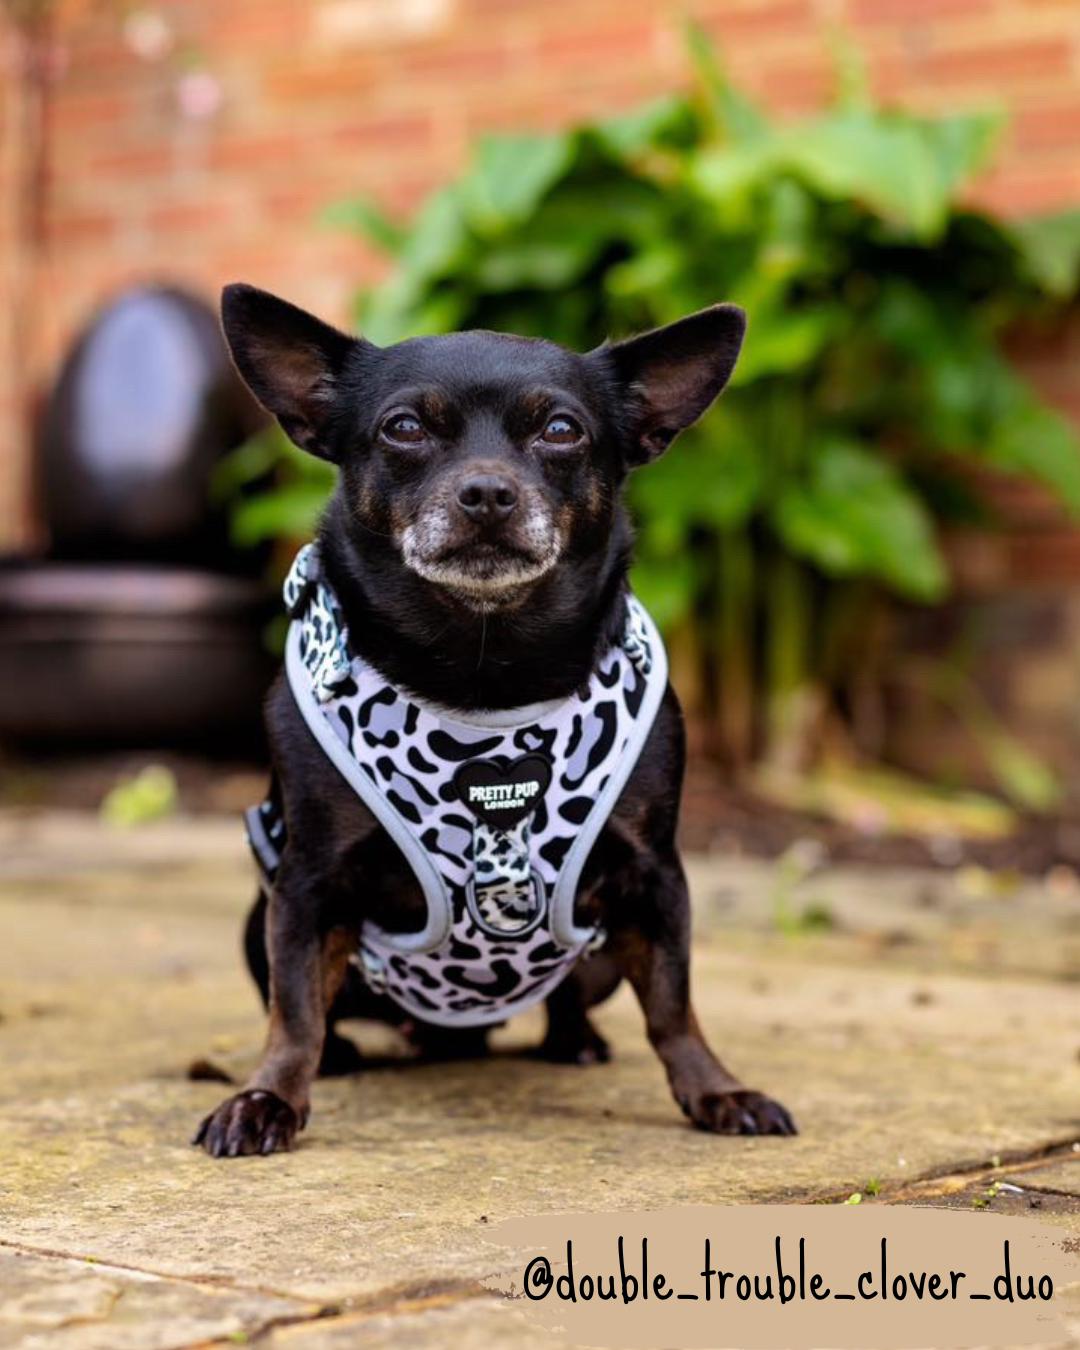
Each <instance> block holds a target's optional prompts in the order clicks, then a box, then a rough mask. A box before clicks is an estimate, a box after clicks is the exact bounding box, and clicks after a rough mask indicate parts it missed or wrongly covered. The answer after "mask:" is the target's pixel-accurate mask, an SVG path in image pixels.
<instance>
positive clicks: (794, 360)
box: [731, 296, 844, 388]
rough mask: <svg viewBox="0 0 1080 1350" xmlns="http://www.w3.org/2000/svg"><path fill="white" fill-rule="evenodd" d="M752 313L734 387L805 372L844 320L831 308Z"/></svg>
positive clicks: (732, 379) (837, 310) (736, 369)
mask: <svg viewBox="0 0 1080 1350" xmlns="http://www.w3.org/2000/svg"><path fill="white" fill-rule="evenodd" d="M736 298H737V299H738V298H740V297H738V296H736ZM751 314H752V315H753V317H752V318H751V320H750V324H749V326H748V327H747V330H746V340H745V343H744V344H743V349H742V352H741V354H740V356H739V361H738V364H737V365H736V367H735V372H734V374H733V375H732V377H731V384H732V387H734V388H737V387H738V386H740V385H745V384H750V383H751V381H753V380H757V379H760V378H761V377H762V376H765V375H778V374H787V373H789V372H799V371H803V370H804V369H805V368H806V366H807V365H808V364H809V363H810V362H811V361H812V360H813V359H814V358H815V357H816V356H817V355H818V354H819V353H820V352H821V350H822V348H823V347H824V346H825V344H826V343H827V342H829V341H830V340H831V339H832V338H833V337H835V336H836V334H837V332H838V331H839V327H840V325H841V324H842V323H843V321H844V315H843V312H842V311H841V310H840V309H839V308H838V307H836V306H832V305H822V306H821V307H820V308H818V309H807V310H802V311H796V312H794V313H792V312H791V311H783V310H781V311H775V312H773V313H771V314H770V313H754V311H753V310H751Z"/></svg>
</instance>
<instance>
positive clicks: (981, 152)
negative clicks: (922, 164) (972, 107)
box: [910, 111, 1005, 194]
mask: <svg viewBox="0 0 1080 1350" xmlns="http://www.w3.org/2000/svg"><path fill="white" fill-rule="evenodd" d="M910 120H911V123H912V125H913V126H915V127H917V128H918V131H919V133H920V135H921V136H922V138H923V140H924V141H925V142H926V145H927V146H928V147H929V149H930V152H931V154H932V155H933V157H934V161H935V163H936V166H937V172H938V181H939V183H940V185H941V189H942V191H943V192H945V193H948V194H951V193H953V192H954V191H955V190H956V189H957V188H960V187H963V186H964V185H965V184H966V183H968V182H970V181H971V179H972V178H974V176H975V175H976V174H977V173H978V172H979V171H980V170H981V169H984V168H985V167H986V164H987V161H988V160H989V158H990V155H991V153H992V152H993V150H994V148H995V147H996V145H997V143H998V140H999V139H1000V136H1001V131H1002V128H1003V126H1004V124H1005V119H1004V118H1003V116H1002V114H1001V113H1000V112H997V111H991V112H975V113H955V114H953V115H952V116H950V117H937V118H930V117H926V118H912V119H910Z"/></svg>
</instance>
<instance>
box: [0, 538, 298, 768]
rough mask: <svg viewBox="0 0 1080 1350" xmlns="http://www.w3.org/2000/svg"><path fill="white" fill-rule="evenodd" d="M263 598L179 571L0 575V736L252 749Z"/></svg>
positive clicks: (7, 568)
mask: <svg viewBox="0 0 1080 1350" xmlns="http://www.w3.org/2000/svg"><path fill="white" fill-rule="evenodd" d="M267 618H268V607H267V602H266V597H265V592H264V590H263V588H262V587H261V586H260V585H258V584H257V583H255V582H252V581H248V580H245V579H242V578H239V577H229V576H221V575H214V574H213V573H208V572H201V571H193V570H188V569H184V568H166V567H154V566H122V565H115V566H109V565H100V564H99V565H90V564H68V565H65V564H60V563H41V562H35V563H11V564H8V565H0V736H2V737H3V738H4V739H5V740H7V741H10V742H24V743H25V742H34V743H38V744H41V743H47V744H50V745H53V746H57V747H63V746H65V745H70V746H72V748H75V747H77V746H78V747H85V746H87V745H88V744H95V745H102V744H111V745H117V744H122V745H178V746H191V747H194V748H201V749H213V750H224V749H228V750H238V749H239V750H242V749H250V748H253V741H254V739H255V738H257V737H258V727H259V721H260V718H259V712H260V705H261V701H262V698H263V694H264V692H265V690H266V687H267V684H268V681H269V679H270V676H271V673H272V669H273V664H274V663H273V660H272V658H271V656H270V654H269V653H268V651H267V649H266V645H265V641H264V629H265V624H266V622H267Z"/></svg>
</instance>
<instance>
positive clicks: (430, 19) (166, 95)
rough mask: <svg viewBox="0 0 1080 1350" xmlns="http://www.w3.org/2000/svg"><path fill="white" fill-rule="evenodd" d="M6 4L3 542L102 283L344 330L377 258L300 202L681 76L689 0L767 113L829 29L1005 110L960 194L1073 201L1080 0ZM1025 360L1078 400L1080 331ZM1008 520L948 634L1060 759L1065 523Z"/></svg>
mask: <svg viewBox="0 0 1080 1350" xmlns="http://www.w3.org/2000/svg"><path fill="white" fill-rule="evenodd" d="M22 7H23V9H24V10H28V9H32V8H33V6H30V5H26V4H24V5H23V6H22ZM12 8H18V0H8V3H7V6H6V7H4V8H2V9H0V72H2V74H3V86H2V88H0V117H2V121H0V551H2V550H3V549H4V548H5V547H10V546H11V545H17V544H20V543H25V542H27V541H30V540H32V539H33V538H34V535H35V527H34V519H33V509H32V500H31V497H32V494H31V491H30V481H29V480H30V474H29V456H28V453H27V437H26V430H25V429H26V425H27V418H26V413H27V408H26V399H25V397H24V396H23V395H24V392H25V390H26V389H29V388H34V387H36V388H40V387H41V386H42V384H43V383H44V382H45V381H46V380H47V379H48V378H49V377H50V375H51V373H52V372H53V370H54V369H55V364H56V361H57V357H58V354H59V353H60V352H61V351H62V350H63V348H64V345H65V343H67V342H68V341H69V339H70V337H71V335H72V333H73V331H75V329H76V328H77V327H78V326H79V325H80V324H81V323H83V322H84V321H85V319H86V318H87V316H88V315H89V314H90V313H91V312H92V310H93V309H94V307H95V305H96V304H97V303H98V302H99V301H100V300H101V298H102V297H103V296H104V295H106V294H107V293H109V292H110V291H111V290H113V289H114V288H116V287H118V286H121V285H123V284H125V283H127V282H131V281H134V280H137V279H145V278H168V279H171V280H178V281H180V282H183V283H187V284H189V285H190V286H192V287H194V288H195V289H196V290H199V291H201V292H203V293H205V294H206V295H208V296H213V295H214V294H215V293H216V292H217V290H218V288H219V287H220V285H221V284H222V283H223V282H225V281H229V280H234V279H245V280H248V281H252V282H255V283H258V284H260V285H263V286H266V287H268V288H270V289H272V290H277V291H280V292H282V293H284V294H285V295H287V296H290V297H292V298H293V299H295V300H297V301H298V302H299V303H301V304H304V305H307V306H309V307H310V308H313V309H315V310H318V311H319V312H321V313H324V314H326V315H327V316H329V317H334V318H338V319H340V320H344V319H345V318H346V315H347V309H346V306H347V300H348V297H349V295H350V293H351V291H352V290H353V288H354V287H355V285H356V283H357V281H358V280H365V281H370V280H372V279H374V278H375V277H376V276H377V275H378V271H379V268H380V267H381V266H382V263H381V260H380V259H379V258H378V257H377V256H376V255H374V254H373V253H371V252H369V251H367V250H366V249H365V248H364V246H363V245H361V244H359V243H357V242H356V241H354V240H352V239H350V238H348V237H344V236H342V235H341V234H337V233H334V232H331V231H328V230H325V229H320V228H319V227H318V226H317V225H316V224H315V223H314V217H315V215H316V213H317V212H318V210H319V208H320V207H322V206H323V205H325V204H326V203H327V202H330V201H333V200H336V199H338V198H340V197H341V196H343V195H346V194H348V193H349V192H351V191H353V190H356V189H362V190H364V191H365V192H369V193H371V194H373V195H374V196H375V197H376V198H378V199H379V200H381V201H382V202H383V203H384V204H385V205H386V206H387V207H388V208H390V210H391V211H394V212H403V211H407V210H409V209H410V208H411V207H413V206H414V205H415V204H416V203H417V202H418V201H419V200H420V199H421V198H422V196H423V195H424V194H425V193H426V192H427V190H428V189H429V188H430V187H432V186H433V185H434V184H437V183H438V182H440V181H441V180H444V179H445V178H447V177H448V176H450V175H452V174H453V173H454V172H455V171H456V170H457V169H458V168H459V167H460V165H461V164H462V163H463V161H464V158H465V156H466V154H467V150H468V146H469V143H470V141H471V140H472V138H473V137H474V136H475V135H476V134H477V133H478V132H481V131H483V130H488V129H499V128H510V127H522V126H554V125H559V124H561V123H564V122H567V121H569V120H572V119H575V118H579V117H581V116H587V115H592V114H605V113H610V112H612V111H615V110H617V109H619V108H620V107H625V106H627V105H631V104H633V103H635V102H636V101H638V100H640V99H642V98H644V97H647V96H650V95H654V94H656V93H659V92H661V91H662V90H664V89H666V88H671V87H673V86H676V85H678V84H679V83H680V82H681V81H682V80H683V79H684V78H685V75H686V70H685V58H684V55H683V50H682V43H681V39H680V35H679V22H680V16H681V15H682V14H683V13H685V12H686V10H687V9H690V10H691V11H692V12H693V13H694V14H695V16H696V17H697V18H698V19H699V20H700V21H701V22H702V23H703V24H704V25H705V26H706V27H707V28H708V29H709V30H710V31H711V32H712V33H714V34H715V36H716V37H717V38H718V39H719V40H720V42H721V43H722V45H723V48H724V51H725V54H726V57H727V59H728V61H729V63H730V65H731V67H732V69H733V71H734V73H735V75H736V77H737V79H738V80H739V81H740V82H742V83H744V84H745V85H746V86H747V87H749V88H750V89H751V90H752V91H754V92H755V93H756V94H757V95H758V96H759V97H761V98H762V99H763V100H765V101H766V102H767V103H768V104H770V105H771V106H773V107H774V108H776V109H777V110H779V111H781V112H783V113H785V114H790V115H796V114H798V113H800V112H803V111H805V110H808V109H812V108H814V107H815V106H817V105H819V104H820V103H821V101H822V100H823V99H824V98H825V97H826V96H827V93H828V87H829V67H830V61H829V56H828V33H829V30H830V28H831V27H832V26H841V27H843V28H845V29H847V30H848V31H849V32H850V33H851V35H852V36H853V37H854V39H855V40H856V42H857V43H858V45H859V46H860V47H861V48H862V50H863V52H864V54H865V56H866V59H867V62H868V65H869V70H870V74H871V78H872V82H873V85H874V87H875V89H876V90H877V91H878V92H879V93H880V94H881V95H884V96H886V97H888V98H892V99H902V100H904V101H905V102H907V103H909V104H911V105H913V106H916V107H920V108H924V109H940V110H947V109H952V108H955V107H958V106H972V105H985V104H987V103H993V104H998V105H1004V106H1005V107H1006V108H1007V109H1008V110H1009V111H1010V112H1011V113H1012V115H1013V122H1012V127H1011V130H1010V132H1009V135H1008V137H1007V139H1006V141H1005V143H1004V145H1003V148H1002V151H1001V154H1000V155H999V158H998V161H997V163H996V164H995V165H994V167H993V169H992V170H991V171H990V172H989V173H987V174H986V175H985V177H984V178H983V180H982V181H981V182H980V184H979V185H978V187H977V190H976V196H977V197H978V198H979V199H980V200H981V201H983V202H986V203H989V204H992V205H993V206H995V207H998V208H1000V209H1002V210H1004V211H1006V212H1017V213H1019V212H1024V211H1033V210H1041V209H1049V208H1053V207H1058V206H1064V205H1073V204H1080V0H687V2H686V3H684V2H683V0H677V2H675V3H664V2H662V0H160V3H158V4H156V5H155V4H152V3H148V4H147V5H146V6H145V7H143V8H139V7H138V6H137V0H136V5H135V6H132V5H130V4H125V3H122V0H56V4H55V9H56V11H57V12H56V16H55V19H54V22H53V28H52V31H51V35H50V36H49V37H48V38H47V39H41V40H39V41H37V42H36V43H27V42H26V40H25V37H24V35H20V33H19V32H18V31H16V30H15V29H14V27H13V26H12V24H11V22H10V17H4V16H9V15H10V11H11V9H12ZM39 8H40V6H39ZM5 25H6V26H5ZM35 73H36V74H37V75H38V76H40V77H41V78H42V79H44V80H46V81H47V83H48V98H47V101H46V107H45V110H44V114H43V116H42V117H39V107H38V102H37V99H36V95H35V82H34V76H35ZM39 122H40V129H41V133H42V142H41V143H42V146H43V149H44V164H43V165H42V163H41V162H39V160H38V159H37V158H36V157H35V155H34V153H33V135H34V130H35V127H37V126H38V125H39ZM42 169H43V174H41V173H39V170H42ZM35 182H36V184H37V187H36V189H35ZM1020 356H1021V359H1022V360H1023V362H1024V364H1025V365H1026V366H1027V367H1028V368H1029V369H1030V371H1031V373H1032V374H1033V375H1034V376H1035V378H1036V379H1037V381H1038V382H1039V384H1040V385H1041V386H1042V388H1043V389H1044V391H1045V392H1046V393H1047V394H1048V395H1049V396H1050V397H1051V398H1053V399H1055V400H1056V401H1058V402H1059V403H1060V404H1061V406H1063V407H1065V408H1068V409H1069V410H1070V411H1072V412H1073V413H1075V414H1076V415H1077V416H1078V418H1080V381H1078V380H1077V378H1076V373H1075V372H1076V370H1077V369H1078V367H1080V328H1076V329H1073V330H1069V331H1065V332H1063V333H1062V334H1060V335H1058V336H1057V337H1055V338H1052V339H1050V340H1044V341H1042V342H1041V344H1040V345H1039V346H1038V347H1037V348H1036V347H1033V346H1032V344H1030V343H1027V342H1026V343H1024V344H1023V351H1022V353H1020ZM1010 513H1011V515H1012V516H1013V519H1014V521H1015V524H1014V527H1013V529H1012V530H1011V532H1010V533H1009V534H1008V536H1007V537H1006V538H1004V539H1003V540H1000V541H989V542H988V541H977V542H974V543H969V544H968V545H966V546H964V547H962V548H961V550H960V553H959V557H958V561H959V564H960V567H961V570H962V572H963V574H964V577H965V580H966V583H967V584H966V590H967V593H968V594H969V596H972V597H973V598H972V599H971V601H970V602H969V605H970V608H969V611H968V613H967V616H966V617H965V616H960V618H959V619H958V620H957V624H958V625H959V626H961V627H962V626H963V624H964V623H965V622H967V620H968V619H969V618H970V617H971V614H972V613H974V615H975V617H976V619H977V620H978V622H979V623H980V624H981V626H982V631H984V632H987V631H989V632H990V633H991V637H990V638H989V639H988V644H989V645H987V646H986V647H985V650H986V652H987V653H988V654H991V649H992V656H993V667H994V683H993V687H991V688H988V691H987V692H988V693H989V694H990V696H991V697H992V698H993V699H994V701H995V703H996V704H997V706H998V707H999V708H1000V709H1001V710H1002V711H1003V712H1004V713H1005V714H1006V715H1007V716H1009V717H1010V718H1011V720H1013V721H1014V722H1015V723H1017V724H1018V725H1021V726H1022V727H1023V728H1024V729H1025V731H1026V732H1027V733H1028V734H1029V737H1030V738H1031V739H1032V740H1033V742H1034V743H1036V744H1038V745H1040V746H1045V747H1046V748H1047V750H1048V751H1049V752H1050V753H1051V754H1052V755H1056V756H1057V757H1058V758H1059V760H1062V759H1068V760H1069V761H1075V762H1076V763H1077V764H1080V755H1076V754H1074V751H1075V750H1076V749H1077V748H1080V717H1078V715H1077V714H1076V713H1075V712H1074V711H1073V709H1075V708H1080V656H1074V655H1073V653H1074V651H1076V649H1077V647H1078V646H1080V585H1076V584H1075V583H1078V582H1080V535H1078V534H1077V533H1076V532H1074V531H1072V530H1071V529H1069V528H1068V527H1066V526H1065V525H1064V523H1063V522H1062V521H1061V520H1060V517H1059V516H1058V515H1057V513H1056V512H1054V511H1052V510H1049V509H1048V508H1047V505H1046V503H1045V501H1044V500H1043V499H1042V498H1040V497H1039V495H1038V494H1031V495H1030V496H1027V495H1024V494H1020V495H1017V494H1013V497H1012V498H1011V501H1010ZM1017 595H1021V596H1027V597H1028V598H1029V601H1030V603H1024V604H1021V605H1020V606H1019V608H1018V607H1017V604H1016V596H1017ZM932 626H935V627H937V629H938V632H939V633H940V632H941V631H942V630H941V627H940V625H932ZM955 631H956V626H955V625H954V626H952V627H949V626H946V630H945V634H946V636H945V639H944V640H946V641H948V640H951V639H949V636H948V635H949V633H954V632H955ZM993 634H996V635H997V636H996V637H994V636H993ZM924 712H925V710H924ZM920 725H921V726H922V727H923V732H922V733H919V732H917V730H916V728H915V725H914V723H912V725H911V727H910V729H909V732H908V733H907V734H906V742H905V743H904V745H899V746H898V747H897V754H898V755H899V756H900V757H901V758H903V757H904V756H905V754H906V755H907V757H908V758H911V759H912V760H913V761H914V762H915V765H916V767H920V766H921V767H932V766H933V760H934V757H935V754H937V756H938V759H939V760H940V759H941V755H942V753H944V752H943V751H942V747H943V746H946V745H947V744H948V743H949V736H948V728H947V727H945V726H944V725H942V724H941V721H940V718H937V719H935V718H933V717H930V718H929V719H927V718H926V717H924V718H923V720H922V722H921V723H920ZM948 753H950V754H951V753H952V751H951V750H949V752H948ZM957 753H960V751H957ZM1076 789H1077V795H1078V796H1080V782H1077V784H1076Z"/></svg>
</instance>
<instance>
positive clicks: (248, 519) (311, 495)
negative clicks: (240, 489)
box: [231, 483, 329, 548]
mask: <svg viewBox="0 0 1080 1350" xmlns="http://www.w3.org/2000/svg"><path fill="white" fill-rule="evenodd" d="M328 496H329V490H328V488H327V487H326V486H322V485H320V484H318V483H292V484H290V485H289V486H287V487H279V488H276V489H274V491H273V492H269V493H267V494H265V495H264V496H261V497H252V498H250V499H249V500H247V501H242V502H241V503H240V504H239V505H238V506H237V508H236V510H235V511H234V512H233V516H232V522H231V528H232V538H233V541H234V543H236V544H238V545H239V546H240V547H241V548H250V547H252V545H254V544H261V543H263V542H264V541H265V540H267V539H305V538H307V537H309V536H310V535H311V534H313V533H314V530H315V526H316V525H317V523H318V520H319V516H320V514H321V513H322V510H323V507H324V506H325V505H326V500H327V497H328Z"/></svg>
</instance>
